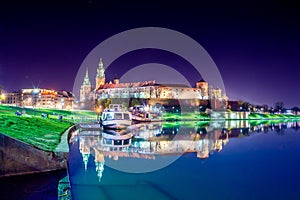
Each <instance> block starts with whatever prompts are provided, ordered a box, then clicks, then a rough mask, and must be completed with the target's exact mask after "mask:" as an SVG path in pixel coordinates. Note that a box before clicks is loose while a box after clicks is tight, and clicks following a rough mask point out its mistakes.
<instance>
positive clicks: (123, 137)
mask: <svg viewBox="0 0 300 200" xmlns="http://www.w3.org/2000/svg"><path fill="white" fill-rule="evenodd" d="M131 138H132V134H131V133H128V132H126V131H125V130H105V131H103V132H102V145H104V146H118V147H122V146H130V145H131Z"/></svg>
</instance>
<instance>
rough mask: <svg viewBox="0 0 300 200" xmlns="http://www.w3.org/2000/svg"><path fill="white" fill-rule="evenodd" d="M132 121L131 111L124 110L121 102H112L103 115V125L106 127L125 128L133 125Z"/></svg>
mask: <svg viewBox="0 0 300 200" xmlns="http://www.w3.org/2000/svg"><path fill="white" fill-rule="evenodd" d="M131 121H132V116H131V113H130V112H127V111H123V110H122V105H119V104H111V105H110V106H109V109H105V110H104V112H103V113H102V116H101V125H102V126H103V128H105V129H125V128H127V127H128V126H130V125H131Z"/></svg>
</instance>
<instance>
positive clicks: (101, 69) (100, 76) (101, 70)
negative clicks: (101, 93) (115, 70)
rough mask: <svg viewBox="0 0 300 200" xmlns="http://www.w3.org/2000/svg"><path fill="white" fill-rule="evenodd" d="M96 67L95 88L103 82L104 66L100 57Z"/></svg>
mask: <svg viewBox="0 0 300 200" xmlns="http://www.w3.org/2000/svg"><path fill="white" fill-rule="evenodd" d="M98 66H99V67H98V68H97V75H96V87H95V90H97V89H98V88H99V87H100V86H101V85H104V84H105V74H104V71H105V70H104V67H103V62H102V58H100V61H99V64H98Z"/></svg>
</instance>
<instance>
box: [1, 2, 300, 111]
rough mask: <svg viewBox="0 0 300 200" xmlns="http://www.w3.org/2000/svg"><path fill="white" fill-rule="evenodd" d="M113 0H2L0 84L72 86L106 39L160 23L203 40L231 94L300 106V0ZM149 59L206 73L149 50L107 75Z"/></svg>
mask: <svg viewBox="0 0 300 200" xmlns="http://www.w3.org/2000/svg"><path fill="white" fill-rule="evenodd" d="M46 2H47V1H46ZM108 2H111V1H102V2H96V1H93V0H92V1H86V0H81V1H78V2H77V3H74V2H72V1H64V2H61V1H49V3H46V4H45V3H44V1H36V2H32V3H23V2H22V1H20V2H18V1H13V2H12V4H11V5H9V3H5V4H4V3H0V85H2V86H3V87H4V88H5V89H6V90H8V91H12V90H18V89H20V88H26V87H32V86H38V87H41V88H44V87H45V88H53V89H66V90H70V91H71V90H72V88H73V83H74V79H75V76H76V73H77V70H78V69H79V67H80V65H81V63H82V62H83V60H84V58H85V57H86V56H87V54H88V53H89V52H90V51H91V50H92V49H93V48H94V47H95V46H97V45H98V44H99V43H100V42H102V41H103V40H104V39H106V38H108V37H110V36H112V35H114V34H117V33H119V32H121V31H125V30H127V29H131V28H137V27H146V26H157V27H165V28H170V29H174V30H177V31H180V32H182V33H184V34H186V35H188V36H190V37H192V38H193V39H195V40H196V41H197V42H199V43H200V44H201V45H202V46H203V47H204V48H205V49H206V50H207V52H208V53H209V54H210V56H211V57H212V59H213V60H214V61H215V63H216V64H217V66H218V68H219V70H220V72H221V75H222V77H223V80H224V83H225V87H226V92H227V95H228V96H229V98H230V99H233V100H237V99H242V100H246V101H250V102H251V103H257V104H264V103H266V104H269V105H271V106H273V105H274V102H276V101H283V102H284V103H285V105H286V106H287V107H289V106H293V105H297V106H300V90H299V85H300V77H299V72H300V68H299V67H300V65H299V64H300V48H299V47H300V37H299V35H300V27H299V24H300V8H299V7H297V6H296V5H295V4H292V3H283V2H286V1H282V2H280V1H270V2H266V3H263V4H262V3H253V1H249V2H246V3H245V2H243V3H244V4H240V3H235V2H231V3H228V2H227V3H226V4H225V3H222V4H219V3H218V2H217V1H216V2H212V3H210V4H208V3H205V4H204V3H202V4H200V5H196V4H193V3H189V2H188V1H183V3H181V4H177V3H174V2H172V3H165V4H161V3H159V2H155V1H151V2H148V3H147V2H146V3H145V2H143V3H139V1H136V2H135V3H133V4H130V3H128V4H127V5H124V4H121V3H119V2H118V1H113V2H112V3H108ZM41 3H44V4H41ZM149 62H159V63H162V64H165V65H168V66H171V67H174V68H176V69H177V70H179V71H184V73H185V74H186V76H188V78H189V81H190V83H193V82H195V81H197V80H199V79H200V78H201V77H200V75H199V74H195V73H194V72H193V71H192V70H191V66H189V63H187V62H185V61H184V60H183V59H181V58H179V57H177V56H176V55H172V54H170V53H168V52H163V51H158V50H149V49H148V50H140V51H135V52H131V53H128V54H126V55H124V56H122V57H120V58H119V59H118V60H116V61H115V62H113V63H112V65H111V66H109V68H108V70H107V75H108V78H113V76H114V74H115V73H118V75H119V76H120V75H122V73H125V72H126V70H129V69H131V68H133V67H135V66H137V65H141V64H145V63H149ZM182 68H184V70H182ZM91 78H92V77H91Z"/></svg>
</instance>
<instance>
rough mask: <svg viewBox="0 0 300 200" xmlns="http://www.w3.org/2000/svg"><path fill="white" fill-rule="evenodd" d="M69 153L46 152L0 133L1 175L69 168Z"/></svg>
mask: <svg viewBox="0 0 300 200" xmlns="http://www.w3.org/2000/svg"><path fill="white" fill-rule="evenodd" d="M67 157H68V153H53V152H45V151H42V150H39V149H36V148H34V147H33V146H31V145H28V144H26V143H24V142H21V141H19V140H16V139H13V138H11V137H9V136H6V135H4V134H1V133H0V177H3V176H12V175H20V174H30V173H38V172H46V171H52V170H58V169H66V168H67Z"/></svg>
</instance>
